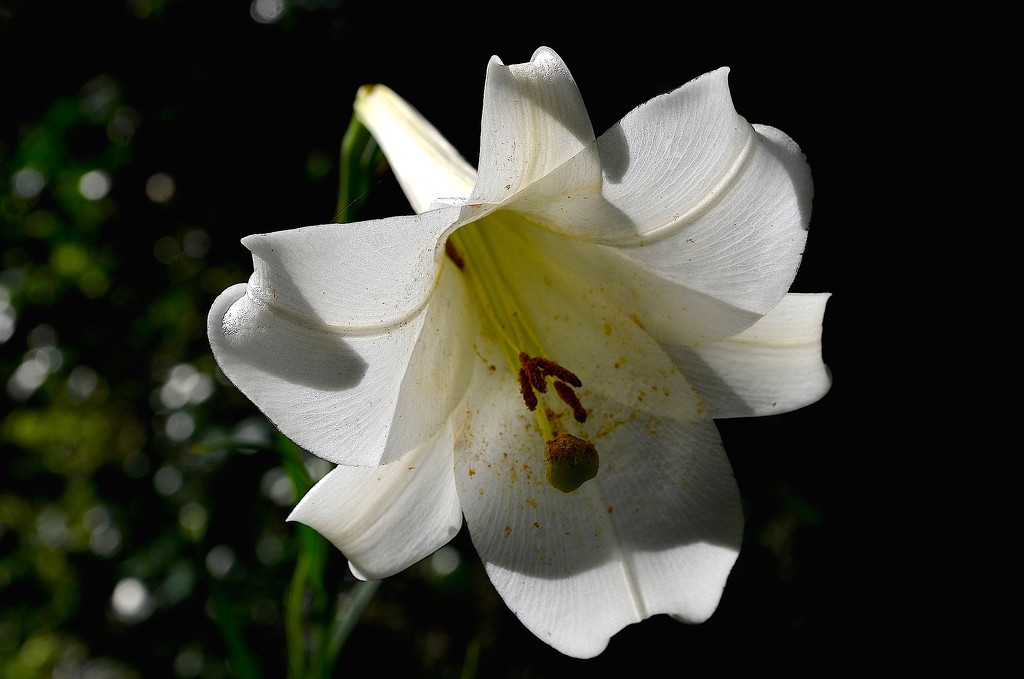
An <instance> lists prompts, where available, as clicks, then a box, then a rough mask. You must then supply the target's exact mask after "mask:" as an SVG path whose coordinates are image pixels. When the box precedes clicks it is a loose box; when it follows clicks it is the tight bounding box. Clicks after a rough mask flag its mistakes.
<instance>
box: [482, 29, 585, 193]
mask: <svg viewBox="0 0 1024 679" xmlns="http://www.w3.org/2000/svg"><path fill="white" fill-rule="evenodd" d="M593 140H594V128H593V126H592V125H591V124H590V115H589V114H588V113H587V108H586V105H585V104H584V103H583V98H582V97H581V95H580V92H579V89H578V88H577V87H576V82H575V81H574V80H573V77H572V74H571V73H569V69H568V68H567V67H566V65H565V63H564V62H563V61H562V59H561V57H559V56H558V55H557V54H556V53H555V52H554V51H553V50H551V49H549V48H547V47H541V48H540V49H538V50H537V51H536V52H534V54H533V56H532V58H531V60H530V61H529V62H528V63H525V64H513V65H511V66H505V65H504V64H502V62H501V60H500V59H499V58H498V57H496V56H495V57H492V58H491V61H490V63H489V64H488V67H487V78H486V81H485V83H484V105H483V116H482V120H481V130H480V161H479V163H478V168H477V172H478V175H477V183H476V186H475V187H474V188H473V193H472V195H471V196H470V199H469V201H470V202H471V203H491V204H499V203H502V202H503V201H505V200H507V199H508V198H509V197H511V196H513V195H515V194H516V193H517V192H519V191H520V190H521V189H522V188H523V187H526V186H528V185H530V184H532V183H533V182H535V181H537V180H538V179H540V178H541V177H543V176H544V175H546V174H547V173H549V172H551V171H552V170H554V169H555V168H557V167H558V166H560V165H561V164H562V163H564V162H565V161H566V160H568V159H569V158H571V157H572V156H574V155H576V154H577V153H579V152H580V151H581V150H583V149H584V148H585V147H586V146H587V145H588V144H590V143H591V142H592V141H593Z"/></svg>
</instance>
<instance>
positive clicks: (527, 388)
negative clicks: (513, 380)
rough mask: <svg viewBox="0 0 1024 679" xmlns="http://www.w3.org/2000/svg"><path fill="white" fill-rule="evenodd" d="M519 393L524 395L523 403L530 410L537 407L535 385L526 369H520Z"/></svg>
mask: <svg viewBox="0 0 1024 679" xmlns="http://www.w3.org/2000/svg"><path fill="white" fill-rule="evenodd" d="M519 393H520V394H522V395H523V403H525V404H526V407H527V408H529V409H530V410H533V409H534V408H536V407H537V394H535V393H533V385H532V384H531V383H530V376H529V375H528V374H527V373H526V368H520V369H519Z"/></svg>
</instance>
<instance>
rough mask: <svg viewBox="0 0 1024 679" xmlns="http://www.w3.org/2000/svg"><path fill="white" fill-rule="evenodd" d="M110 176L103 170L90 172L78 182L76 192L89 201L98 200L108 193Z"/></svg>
mask: <svg viewBox="0 0 1024 679" xmlns="http://www.w3.org/2000/svg"><path fill="white" fill-rule="evenodd" d="M110 185H111V181H110V175H108V174H107V173H106V172H104V171H103V170H90V171H89V172H86V173H85V174H83V175H82V178H81V179H79V180H78V192H79V193H81V194H82V195H83V196H85V197H86V198H88V199H89V200H99V199H101V198H104V197H106V195H107V194H108V193H110Z"/></svg>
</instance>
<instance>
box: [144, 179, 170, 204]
mask: <svg viewBox="0 0 1024 679" xmlns="http://www.w3.org/2000/svg"><path fill="white" fill-rule="evenodd" d="M174 190H175V185H174V177H172V176H171V175H169V174H167V173H166V172H157V173H156V174H154V175H152V176H151V177H150V178H149V179H147V180H146V197H147V198H149V199H150V200H151V201H153V202H154V203H166V202H167V201H169V200H170V199H171V198H173V197H174Z"/></svg>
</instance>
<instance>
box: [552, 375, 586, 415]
mask: <svg viewBox="0 0 1024 679" xmlns="http://www.w3.org/2000/svg"><path fill="white" fill-rule="evenodd" d="M555 391H556V392H558V397H559V398H560V399H562V400H563V401H565V404H566V405H567V406H569V407H570V408H572V416H573V417H574V418H576V421H577V422H580V423H583V422H586V421H587V410H586V408H584V407H583V404H582V403H580V399H579V397H577V396H576V392H575V391H573V390H572V387H570V386H569V385H568V384H566V383H565V382H561V381H559V382H555Z"/></svg>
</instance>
